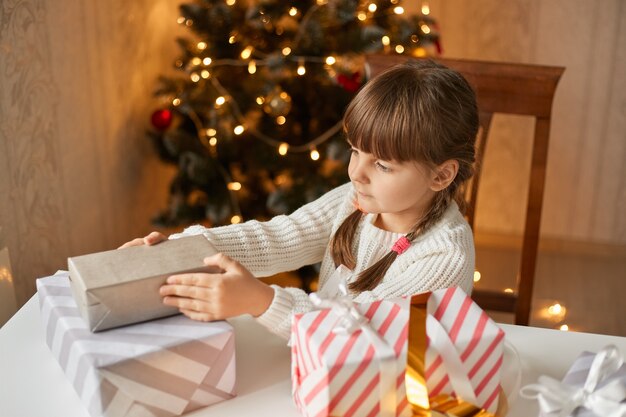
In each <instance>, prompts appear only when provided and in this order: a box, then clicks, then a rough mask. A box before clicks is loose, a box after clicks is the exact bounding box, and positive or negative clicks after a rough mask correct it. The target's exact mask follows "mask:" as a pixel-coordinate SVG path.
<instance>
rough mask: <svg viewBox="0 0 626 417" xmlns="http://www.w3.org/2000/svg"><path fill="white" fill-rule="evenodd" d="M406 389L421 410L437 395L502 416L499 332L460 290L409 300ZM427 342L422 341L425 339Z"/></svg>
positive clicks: (449, 289)
mask: <svg viewBox="0 0 626 417" xmlns="http://www.w3.org/2000/svg"><path fill="white" fill-rule="evenodd" d="M409 329H410V330H409V338H408V339H409V352H408V358H407V388H408V392H409V393H411V390H415V389H418V390H419V389H420V388H421V387H425V388H426V390H422V392H421V393H412V394H413V395H412V396H411V395H410V396H409V401H410V402H411V403H412V404H414V405H417V406H419V407H422V408H429V406H432V404H430V405H429V402H432V399H433V398H436V397H438V396H441V395H449V396H453V397H459V398H462V399H463V400H464V401H468V402H470V403H472V404H474V405H476V406H478V407H479V408H481V409H484V410H486V411H487V412H489V413H492V414H496V415H505V413H506V409H507V404H506V398H505V396H504V395H503V392H502V387H501V369H502V363H503V356H504V331H502V329H500V327H499V326H498V325H497V324H496V323H495V322H493V321H492V320H491V319H490V318H489V317H488V316H487V314H486V313H485V312H484V311H483V310H482V309H481V308H480V307H478V305H477V304H476V303H474V302H473V301H472V299H471V298H470V297H469V296H468V295H467V294H466V293H465V292H464V291H463V290H461V289H460V288H458V287H452V288H446V289H441V290H437V291H433V292H432V293H424V294H420V295H416V296H413V297H412V300H411V310H410V325H409ZM425 336H426V337H425Z"/></svg>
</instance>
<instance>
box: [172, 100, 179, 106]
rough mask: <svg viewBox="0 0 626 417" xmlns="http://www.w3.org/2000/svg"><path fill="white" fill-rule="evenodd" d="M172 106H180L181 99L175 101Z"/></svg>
mask: <svg viewBox="0 0 626 417" xmlns="http://www.w3.org/2000/svg"><path fill="white" fill-rule="evenodd" d="M172 105H174V106H179V105H180V99H179V98H175V99H174V100H172Z"/></svg>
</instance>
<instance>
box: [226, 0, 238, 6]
mask: <svg viewBox="0 0 626 417" xmlns="http://www.w3.org/2000/svg"><path fill="white" fill-rule="evenodd" d="M235 3H237V0H226V4H227V5H229V6H234V5H235Z"/></svg>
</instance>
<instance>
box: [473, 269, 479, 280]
mask: <svg viewBox="0 0 626 417" xmlns="http://www.w3.org/2000/svg"><path fill="white" fill-rule="evenodd" d="M478 281H480V272H478V271H474V282H478Z"/></svg>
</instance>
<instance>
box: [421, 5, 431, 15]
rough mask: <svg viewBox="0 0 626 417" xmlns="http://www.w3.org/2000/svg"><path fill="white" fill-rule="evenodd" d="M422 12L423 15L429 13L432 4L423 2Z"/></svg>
mask: <svg viewBox="0 0 626 417" xmlns="http://www.w3.org/2000/svg"><path fill="white" fill-rule="evenodd" d="M422 14H423V15H429V14H430V6H429V5H428V3H423V4H422Z"/></svg>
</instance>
